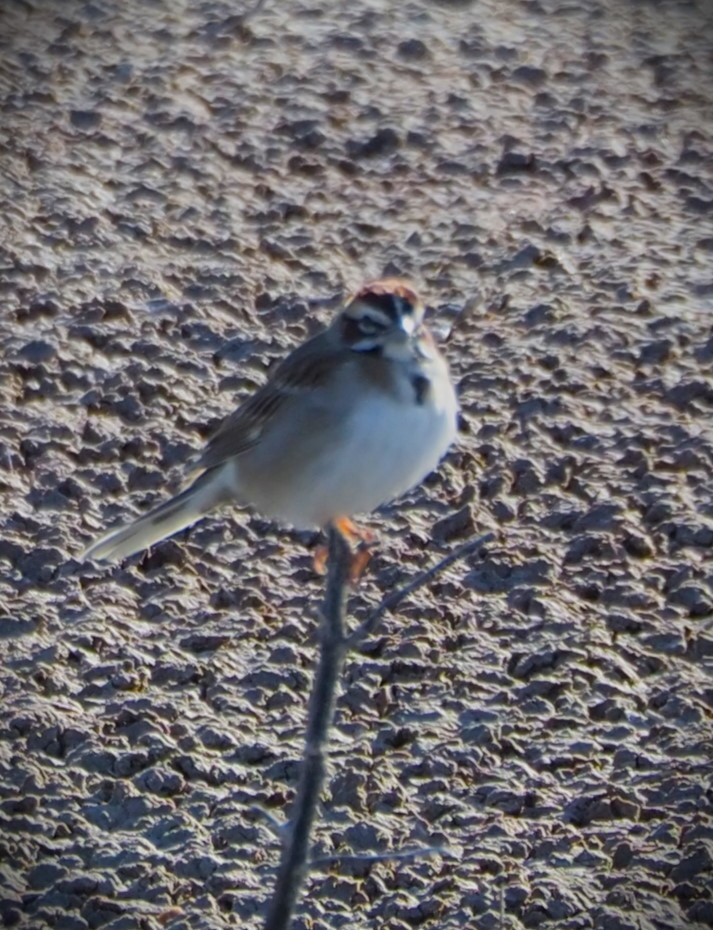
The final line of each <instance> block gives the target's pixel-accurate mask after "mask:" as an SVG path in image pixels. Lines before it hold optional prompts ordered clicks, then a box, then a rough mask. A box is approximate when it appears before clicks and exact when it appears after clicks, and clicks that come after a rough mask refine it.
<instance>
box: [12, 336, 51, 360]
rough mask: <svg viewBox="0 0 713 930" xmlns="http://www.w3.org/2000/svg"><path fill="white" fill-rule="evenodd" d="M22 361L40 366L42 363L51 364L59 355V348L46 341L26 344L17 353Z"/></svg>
mask: <svg viewBox="0 0 713 930" xmlns="http://www.w3.org/2000/svg"><path fill="white" fill-rule="evenodd" d="M17 354H18V356H19V357H20V358H21V359H24V360H25V361H28V362H31V363H32V364H33V365H38V364H40V363H41V362H49V361H50V360H51V359H53V358H54V357H55V355H56V354H57V346H54V345H52V343H50V342H45V340H44V339H34V340H33V341H32V342H28V343H26V344H25V345H24V346H23V347H22V348H21V349H20V351H19V352H18V353H17Z"/></svg>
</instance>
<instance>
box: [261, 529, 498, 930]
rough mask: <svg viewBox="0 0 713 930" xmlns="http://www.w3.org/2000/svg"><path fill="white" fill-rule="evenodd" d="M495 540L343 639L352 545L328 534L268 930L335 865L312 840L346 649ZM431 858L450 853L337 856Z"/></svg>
mask: <svg viewBox="0 0 713 930" xmlns="http://www.w3.org/2000/svg"><path fill="white" fill-rule="evenodd" d="M492 538H493V534H492V533H485V534H484V535H483V536H478V537H477V538H476V539H471V540H468V542H466V543H464V544H463V545H462V546H459V547H458V548H457V549H455V550H454V551H453V552H451V553H449V554H448V555H447V556H445V558H443V559H441V560H440V562H437V563H436V564H435V565H434V566H433V567H432V568H429V569H426V571H423V572H421V573H420V575H417V576H416V577H415V578H414V580H413V581H411V582H410V583H409V584H407V585H404V587H402V588H399V589H398V590H397V591H394V592H392V593H391V594H389V595H388V596H387V597H385V598H384V599H383V600H382V602H381V603H380V604H379V606H378V607H376V608H375V609H374V610H373V611H372V612H371V613H370V614H369V616H368V617H367V618H366V620H364V622H363V623H362V624H361V625H360V626H359V627H358V628H357V629H356V631H355V632H354V633H352V635H351V636H349V637H347V636H346V635H345V614H346V599H347V586H348V583H349V571H350V567H351V552H350V549H349V545H348V543H347V542H346V541H345V539H344V538H343V537H342V535H341V534H340V533H339V532H338V531H337V530H336V529H334V528H333V527H331V528H330V530H329V573H328V575H327V587H326V591H325V596H324V603H323V605H322V623H321V637H320V640H321V643H320V654H319V660H318V663H317V668H316V670H315V675H314V683H313V685H312V693H311V695H310V699H309V712H308V720H307V735H306V737H305V750H304V757H303V760H302V769H301V772H300V783H299V787H298V789H297V797H296V798H295V802H294V807H293V813H292V819H291V822H290V825H289V828H288V830H287V836H286V839H285V841H284V845H283V849H282V857H281V859H280V866H279V869H278V873H277V880H276V883H275V891H274V893H273V896H272V900H271V901H270V905H269V908H268V913H267V919H266V921H265V930H288V928H289V925H290V921H291V919H292V915H293V913H294V910H295V906H296V904H297V898H298V896H299V893H300V889H301V888H302V885H303V884H304V881H305V878H306V876H307V871H308V869H309V868H310V866H312V865H319V864H323V863H325V862H327V861H332V857H329V858H328V859H326V858H319V859H315V860H314V861H313V862H310V861H309V852H310V849H309V847H310V837H311V833H312V826H313V824H314V820H315V816H316V813H317V805H318V803H319V798H320V795H321V792H322V786H323V784H324V777H325V772H326V758H325V756H326V752H325V745H326V741H327V732H328V730H329V725H330V723H331V721H332V716H333V713H334V703H335V694H336V690H337V682H338V681H339V677H340V675H341V671H342V666H343V664H344V656H345V655H346V652H347V649H348V648H350V647H351V646H353V645H355V644H356V643H358V642H359V641H360V640H361V639H362V638H363V637H364V636H366V635H367V634H368V633H371V632H372V631H373V630H374V629H375V628H376V626H377V624H378V623H379V621H380V620H381V618H382V617H383V616H384V614H385V613H386V612H387V611H389V610H393V609H394V608H395V607H397V606H398V604H400V603H401V601H402V600H403V599H404V598H405V597H408V595H409V594H413V592H414V591H416V590H418V589H419V588H421V587H423V585H425V584H427V583H428V582H429V581H430V580H431V579H432V578H434V577H435V576H436V575H437V574H438V573H439V572H442V571H444V569H446V568H448V567H449V566H450V565H452V564H453V563H454V562H457V561H458V560H459V559H463V558H465V556H467V555H469V554H470V553H471V552H475V551H476V550H477V549H479V548H480V547H481V546H483V545H484V544H485V543H486V542H488V541H489V540H490V539H492ZM433 853H440V854H442V855H443V854H446V853H445V850H443V849H442V848H438V847H432V848H422V849H419V850H404V851H403V852H401V853H399V852H394V853H389V854H385V855H381V854H379V855H375V856H373V857H363V856H359V857H352V856H346V857H345V856H335V857H334V859H336V860H345V859H349V860H350V861H351V860H352V859H354V858H357V859H359V860H362V859H364V858H367V859H368V860H369V861H379V860H381V859H399V858H412V857H414V856H418V855H431V854H433Z"/></svg>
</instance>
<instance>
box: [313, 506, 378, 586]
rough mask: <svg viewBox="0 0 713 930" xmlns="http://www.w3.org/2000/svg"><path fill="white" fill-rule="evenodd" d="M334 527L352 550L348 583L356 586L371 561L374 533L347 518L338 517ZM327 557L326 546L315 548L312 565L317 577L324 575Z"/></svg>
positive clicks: (327, 550) (374, 539)
mask: <svg viewBox="0 0 713 930" xmlns="http://www.w3.org/2000/svg"><path fill="white" fill-rule="evenodd" d="M334 527H335V529H336V530H337V531H338V532H339V533H341V535H342V536H343V537H344V538H345V539H346V541H347V542H348V543H349V546H350V548H352V553H351V562H350V565H349V583H350V584H357V582H358V581H359V579H360V578H361V577H362V575H363V574H364V571H365V570H366V567H367V565H368V564H369V561H370V560H371V556H372V548H373V546H374V545H375V543H376V541H377V540H376V533H374V532H373V531H372V530H369V529H366V528H365V527H361V526H357V525H356V523H353V522H352V521H351V520H350V519H349V518H348V517H340V518H339V519H338V520H335V521H334ZM328 556H329V547H328V546H325V545H321V546H317V548H316V549H315V553H314V559H313V562H312V564H313V567H314V570H315V572H316V573H317V574H318V575H324V573H325V572H326V570H327V558H328Z"/></svg>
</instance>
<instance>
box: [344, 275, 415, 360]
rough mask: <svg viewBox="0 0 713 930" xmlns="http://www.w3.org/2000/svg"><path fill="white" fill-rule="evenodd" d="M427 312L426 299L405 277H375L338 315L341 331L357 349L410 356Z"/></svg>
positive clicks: (354, 348) (346, 341) (401, 356)
mask: <svg viewBox="0 0 713 930" xmlns="http://www.w3.org/2000/svg"><path fill="white" fill-rule="evenodd" d="M424 312H425V307H424V305H423V301H422V300H421V298H420V297H419V296H418V294H417V293H416V291H415V290H414V289H413V288H412V287H411V286H410V285H409V284H407V283H406V282H405V281H402V280H400V279H399V278H384V279H382V280H380V281H372V282H371V283H369V284H365V285H364V287H362V288H361V289H360V290H358V291H357V292H356V293H355V294H353V295H352V296H351V297H350V298H349V300H348V301H347V304H346V306H345V307H344V310H343V311H342V313H341V316H340V318H339V326H340V334H341V337H342V340H343V341H344V343H345V344H346V345H348V346H349V348H350V349H352V350H353V351H354V352H374V353H380V354H384V355H386V356H388V357H390V358H406V357H410V356H411V355H412V354H413V351H412V349H411V348H410V344H411V342H412V341H413V340H415V339H417V338H418V336H419V335H420V330H421V326H422V323H423V315H424Z"/></svg>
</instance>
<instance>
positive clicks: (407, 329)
mask: <svg viewBox="0 0 713 930" xmlns="http://www.w3.org/2000/svg"><path fill="white" fill-rule="evenodd" d="M415 329H416V321H415V320H414V318H413V317H412V316H407V315H404V316H402V317H400V318H399V325H398V327H397V331H398V334H399V336H402V338H403V339H404V341H405V340H407V339H410V338H411V337H412V336H413V333H414V330H415Z"/></svg>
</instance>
